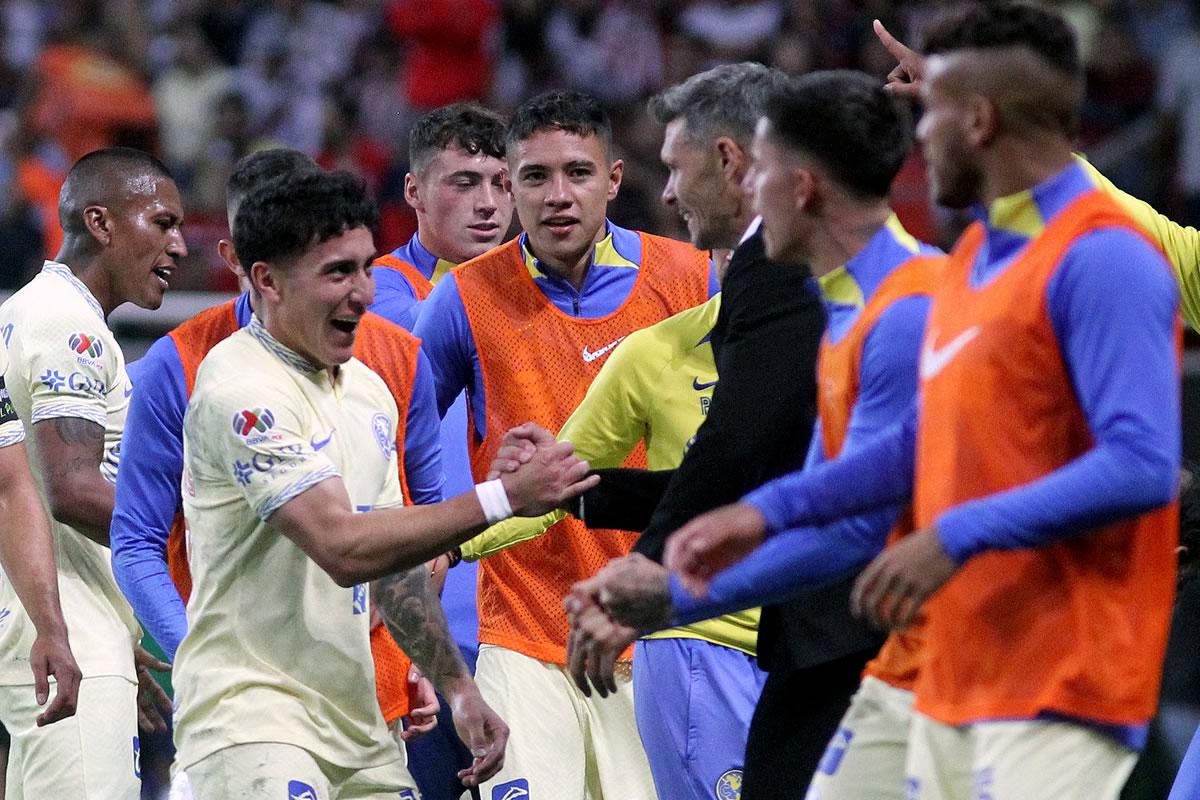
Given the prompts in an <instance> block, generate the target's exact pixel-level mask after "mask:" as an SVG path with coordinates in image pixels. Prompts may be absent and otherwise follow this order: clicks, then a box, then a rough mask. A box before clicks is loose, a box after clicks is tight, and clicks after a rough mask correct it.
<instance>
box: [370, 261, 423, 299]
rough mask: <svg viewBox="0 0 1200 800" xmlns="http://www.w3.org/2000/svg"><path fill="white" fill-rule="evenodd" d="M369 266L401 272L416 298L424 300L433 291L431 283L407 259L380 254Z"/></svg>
mask: <svg viewBox="0 0 1200 800" xmlns="http://www.w3.org/2000/svg"><path fill="white" fill-rule="evenodd" d="M371 266H373V267H385V268H387V269H394V270H396V271H397V272H399V273H401V274H403V275H404V277H405V278H408V282H409V284H410V285H411V286H412V288H413V291H414V292H416V293H417V299H418V300H424V299H425V298H426V297H429V293H430V292H432V291H433V284H432V283H430V282H429V279H428V278H426V277H425V276H424V275H422V274H421V271H420V270H419V269H417V268H416V267H414V266H413V265H412V264H410V263H408V262H407V261H403V260H401V259H399V258H396V257H395V256H393V255H391V254H388V255H386V256H380V257H379V258H377V259H375V261H374V263H372V265H371Z"/></svg>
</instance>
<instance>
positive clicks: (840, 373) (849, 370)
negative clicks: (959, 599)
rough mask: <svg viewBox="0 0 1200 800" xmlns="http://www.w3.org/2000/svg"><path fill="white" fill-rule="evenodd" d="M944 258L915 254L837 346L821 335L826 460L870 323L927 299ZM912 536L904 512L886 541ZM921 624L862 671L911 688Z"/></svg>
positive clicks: (846, 420)
mask: <svg viewBox="0 0 1200 800" xmlns="http://www.w3.org/2000/svg"><path fill="white" fill-rule="evenodd" d="M944 263H945V259H944V258H943V257H941V256H918V257H916V258H912V259H909V260H908V261H906V262H905V263H903V264H901V265H900V266H899V267H897V268H896V269H895V270H893V271H892V273H891V274H890V275H888V276H887V278H885V279H884V280H883V283H881V284H880V285H879V287H878V288H877V289H876V290H875V293H874V294H872V295H871V297H870V299H869V300H868V301H867V305H866V307H865V308H863V310H862V313H861V314H860V315H859V317H858V319H856V320H855V321H854V324H853V325H852V326H851V328H850V330H849V331H847V333H846V335H845V336H843V337H842V338H841V339H840V340H838V341H837V342H831V341H830V339H829V335H828V334H826V335H825V338H824V340H823V341H822V342H821V357H820V361H819V363H818V385H819V386H820V390H821V391H820V396H819V397H818V398H817V406H818V411H819V415H820V419H821V426H820V428H821V440H822V444H823V446H824V449H825V457H826V458H827V459H832V458H836V457H837V455H838V454H839V453H840V452H842V444H843V443H844V442H845V440H846V431H847V429H848V428H849V427H850V415H851V413H852V412H853V410H854V406H855V404H856V403H857V402H858V392H859V378H860V376H861V366H862V352H863V346H864V345H865V344H866V341H867V337H868V336H869V335H870V334H871V331H872V330H874V329H875V324H876V323H877V322H879V318H880V317H882V316H883V314H884V312H886V311H887V310H888V309H889V308H891V307H892V304H893V303H895V302H896V301H897V300H902V299H903V298H905V297H912V296H914V295H930V294H932V293H933V291H934V289H935V288H936V286H937V282H938V280H939V278H940V275H941V269H942V266H943V264H944ZM910 532H912V514H911V513H910V512H908V511H905V512H904V514H902V515H901V516H900V518H899V519H898V520H897V521H896V526H895V527H894V528H893V529H892V532H891V535H890V536H889V537H888V540H889V543H890V542H893V541H895V540H896V539H898V538H899V537H901V536H904V535H905V534H907V533H910ZM920 643H921V637H920V626H919V625H912V626H910V627H908V628H906V629H905V630H903V631H897V632H895V633H893V634H892V635H891V636H890V637H888V640H887V642H885V643H884V646H883V648H882V649H881V650H880V651H879V655H878V656H876V657H875V658H874V659H873V660H872V661H871V663H869V664H867V666H866V669H865V670H864V673H865V674H867V675H872V676H874V677H876V678H879V679H880V680H882V681H885V682H887V683H889V684H891V685H892V686H896V687H898V688H900V689H912V687H913V683H914V682H915V681H916V678H917V666H918V656H919V654H920Z"/></svg>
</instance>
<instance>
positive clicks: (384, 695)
mask: <svg viewBox="0 0 1200 800" xmlns="http://www.w3.org/2000/svg"><path fill="white" fill-rule="evenodd" d="M371 658H372V659H373V660H374V661H375V697H376V699H377V700H378V701H379V710H380V711H382V712H383V719H384V721H385V722H387V723H388V724H389V725H391V724H392V722H394V721H396V720H398V719H400V717H403V716H405V715H406V714H408V712H409V711H410V710H411V708H412V700H411V698H410V697H409V695H408V670H409V668H410V667H411V666H412V661H411V660H409V658H408V656H407V655H405V654H404V651H403V650H401V649H400V648H399V646H397V644H396V640H395V639H393V638H392V634H391V633H390V632H389V631H388V629H387V626H386V625H376V626H375V627H374V628H372V629H371Z"/></svg>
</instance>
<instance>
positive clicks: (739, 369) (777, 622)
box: [583, 231, 879, 670]
mask: <svg viewBox="0 0 1200 800" xmlns="http://www.w3.org/2000/svg"><path fill="white" fill-rule="evenodd" d="M824 328H825V310H824V307H823V306H822V305H821V301H820V299H819V298H818V297H817V295H816V291H815V289H814V288H813V286H812V281H811V276H810V274H809V272H808V270H807V269H805V268H803V267H795V266H789V265H784V264H778V263H775V262H772V261H769V260H768V259H767V257H766V254H765V252H764V249H763V241H762V233H761V231H759V232H756V233H755V234H754V235H753V236H751V237H750V238H748V239H747V240H746V241H745V242H744V243H743V244H742V245H741V246H739V247H738V248H737V250H735V251H734V253H733V257H732V259H731V260H730V264H729V270H728V271H727V273H726V275H725V281H724V284H723V286H722V300H721V310H720V313H719V314H718V316H717V322H716V326H715V327H714V328H713V332H712V345H713V353H714V355H715V357H716V363H717V374H718V375H719V376H720V382H719V383H718V384H717V387H716V389H715V390H714V392H713V399H712V404H711V406H710V407H709V413H708V417H707V418H706V419H705V420H704V424H702V425H701V426H700V429H699V430H698V431H697V432H696V437H695V440H694V441H693V443H692V445H691V447H690V448H689V449H688V453H687V455H686V457H685V458H684V459H683V463H681V464H680V466H679V467H678V469H675V470H669V471H662V472H648V471H644V470H642V471H638V470H598V473H599V474H600V475H601V476H602V480H601V483H600V485H599V486H598V487H597V488H596V489H594V490H592V491H591V492H589V493H588V494H587V495H585V497H584V502H583V515H584V519H585V521H586V522H587V524H588V526H589V527H597V528H601V527H603V528H621V529H624V530H643V529H644V532H643V533H642V536H641V538H640V539H639V540H638V542H637V545H636V546H635V550H636V551H637V552H640V553H643V554H644V555H646V556H648V557H650V558H653V559H655V560H656V561H661V560H662V555H663V550H664V548H665V545H666V540H667V537H668V536H670V534H671V533H673V532H675V531H676V530H677V529H679V528H680V527H682V526H683V525H684V524H685V523H686V522H688V521H689V520H691V519H692V518H693V517H695V516H697V515H699V514H701V513H703V512H705V511H710V510H712V509H714V508H716V507H718V506H721V505H725V504H727V503H732V502H735V501H736V500H738V499H739V498H740V497H742V495H744V494H745V493H746V492H748V491H750V490H751V489H754V488H755V487H757V486H760V485H761V484H763V483H765V482H766V481H768V480H770V479H772V478H775V477H778V476H780V475H782V474H785V473H787V472H790V471H792V470H795V469H798V468H799V467H800V466H801V465H802V464H803V462H804V457H805V454H806V452H807V450H808V441H809V438H810V437H811V436H812V431H813V422H814V420H815V417H816V391H817V389H816V363H817V352H818V349H819V347H820V340H821V335H822V333H823V332H824ZM851 583H852V579H847V580H845V581H842V582H840V583H838V584H836V585H833V586H828V587H824V588H821V589H818V590H813V591H809V592H806V593H805V594H804V595H803V596H801V597H799V598H797V599H796V600H793V601H790V602H788V603H784V604H781V605H776V606H771V607H768V608H765V609H763V616H762V624H761V626H760V630H759V641H758V651H759V661H760V663H761V664H762V665H763V666H764V668H766V669H774V670H785V669H798V668H803V667H807V666H812V665H814V664H820V663H823V662H826V661H830V660H832V659H835V658H839V657H841V656H844V655H847V654H849V653H854V652H859V651H861V650H866V649H868V648H870V647H873V646H878V644H879V638H878V636H877V635H876V634H874V633H873V632H871V631H870V630H868V629H867V628H866V627H865V626H864V625H863V624H862V623H860V622H859V621H857V620H856V619H854V618H853V617H852V616H851V614H850V601H849V591H850V585H851Z"/></svg>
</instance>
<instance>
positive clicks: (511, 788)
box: [492, 778, 530, 800]
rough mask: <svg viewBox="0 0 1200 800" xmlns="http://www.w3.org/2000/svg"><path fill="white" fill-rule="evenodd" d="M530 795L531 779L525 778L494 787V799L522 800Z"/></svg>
mask: <svg viewBox="0 0 1200 800" xmlns="http://www.w3.org/2000/svg"><path fill="white" fill-rule="evenodd" d="M529 796H530V794H529V781H527V780H525V779H524V778H517V779H516V780H515V781H509V782H508V783H502V784H500V785H499V786H493V787H492V800H520V798H522V797H529Z"/></svg>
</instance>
